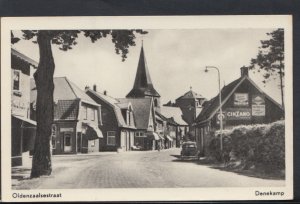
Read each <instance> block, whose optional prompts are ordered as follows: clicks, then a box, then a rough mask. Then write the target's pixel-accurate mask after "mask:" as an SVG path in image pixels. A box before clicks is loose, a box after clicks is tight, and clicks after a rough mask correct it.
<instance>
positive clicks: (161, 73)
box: [12, 29, 281, 104]
mask: <svg viewBox="0 0 300 204" xmlns="http://www.w3.org/2000/svg"><path fill="white" fill-rule="evenodd" d="M147 31H148V32H149V33H148V34H146V35H143V36H141V35H137V38H136V46H134V47H130V49H129V54H128V56H127V59H126V61H125V62H122V59H121V56H120V55H117V54H116V53H115V50H114V45H113V44H112V42H111V39H110V38H106V39H101V40H100V41H97V42H95V43H91V41H90V40H89V39H88V38H85V37H83V36H82V35H81V36H80V37H79V38H78V40H77V42H78V44H77V45H76V46H75V47H74V48H73V49H72V50H69V51H67V52H64V51H61V50H59V49H58V48H57V46H55V45H53V46H52V48H53V55H54V61H55V73H54V76H55V77H62V76H66V77H67V78H68V79H69V80H71V81H72V82H74V83H75V84H77V85H78V86H79V87H80V88H81V89H84V87H85V86H90V87H92V86H93V85H94V84H96V85H97V90H98V91H100V92H103V91H104V90H106V91H107V94H108V95H110V96H113V97H115V98H123V97H125V96H126V95H127V94H128V93H129V91H130V90H131V89H132V87H133V83H134V79H135V74H136V69H137V64H138V60H139V54H140V50H141V44H142V41H143V46H144V51H145V56H146V61H147V65H148V69H149V72H150V75H151V79H152V82H153V85H154V88H155V89H156V90H157V91H158V93H159V94H160V95H161V103H162V104H164V103H167V102H168V101H170V100H171V101H175V99H176V98H178V97H180V96H181V95H183V94H184V93H186V92H187V91H189V90H190V88H192V90H193V91H195V92H197V93H199V94H201V95H202V96H204V97H205V98H207V99H210V98H212V97H214V96H216V95H217V94H218V75H217V72H216V70H210V71H209V72H204V69H205V66H216V67H218V68H219V70H220V75H221V86H224V85H226V84H229V83H230V82H232V81H233V80H235V79H237V78H239V77H240V67H242V66H248V65H249V63H250V60H251V58H254V57H255V56H256V55H257V53H258V47H259V46H260V41H261V40H265V39H268V38H269V37H268V36H267V35H266V33H267V32H271V31H272V29H197V30H191V29H185V30H184V29H180V30H147ZM14 33H15V35H16V36H20V35H21V32H20V31H14ZM12 47H13V48H15V49H16V50H18V51H20V52H22V53H23V54H25V55H27V56H28V57H30V58H32V59H34V60H36V61H37V62H38V60H39V50H38V46H37V45H36V44H34V43H32V42H31V41H27V40H20V41H19V42H18V43H16V44H14V45H12ZM249 74H250V78H251V79H252V80H253V81H254V82H256V83H257V84H258V86H259V87H260V88H261V89H262V90H263V91H264V92H266V93H267V94H269V95H270V96H271V97H272V98H274V99H275V100H276V101H277V102H279V103H281V102H280V101H281V98H280V89H279V86H278V84H279V80H273V81H270V82H269V83H267V84H266V85H264V84H263V83H262V80H263V78H262V75H261V74H260V73H257V72H255V73H253V71H251V72H250V73H249Z"/></svg>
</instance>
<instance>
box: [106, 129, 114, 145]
mask: <svg viewBox="0 0 300 204" xmlns="http://www.w3.org/2000/svg"><path fill="white" fill-rule="evenodd" d="M107 145H116V132H115V131H107Z"/></svg>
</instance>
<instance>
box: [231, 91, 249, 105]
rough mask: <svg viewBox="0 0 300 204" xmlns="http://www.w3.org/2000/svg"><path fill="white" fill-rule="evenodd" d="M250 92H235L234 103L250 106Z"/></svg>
mask: <svg viewBox="0 0 300 204" xmlns="http://www.w3.org/2000/svg"><path fill="white" fill-rule="evenodd" d="M248 98H249V97H248V94H247V93H235V94H234V103H233V104H234V105H235V106H248V105H249V100H248Z"/></svg>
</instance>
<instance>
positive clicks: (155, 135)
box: [147, 132, 160, 140]
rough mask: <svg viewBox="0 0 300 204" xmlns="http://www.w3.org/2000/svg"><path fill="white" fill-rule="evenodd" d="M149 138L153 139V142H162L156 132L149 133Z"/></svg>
mask: <svg viewBox="0 0 300 204" xmlns="http://www.w3.org/2000/svg"><path fill="white" fill-rule="evenodd" d="M147 136H148V138H149V139H152V140H160V137H159V136H158V134H157V133H156V132H147Z"/></svg>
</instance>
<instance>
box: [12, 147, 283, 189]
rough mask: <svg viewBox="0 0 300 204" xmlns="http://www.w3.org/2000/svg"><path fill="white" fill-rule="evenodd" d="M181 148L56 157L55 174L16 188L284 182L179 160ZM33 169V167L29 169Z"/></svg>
mask: <svg viewBox="0 0 300 204" xmlns="http://www.w3.org/2000/svg"><path fill="white" fill-rule="evenodd" d="M179 152H180V150H179V149H171V150H162V151H160V152H158V151H154V152H124V153H103V154H97V155H77V156H76V155H68V156H56V157H53V173H52V175H51V176H48V177H42V178H38V179H31V180H30V179H29V180H22V181H19V182H18V183H17V184H16V185H15V186H14V188H16V189H29V188H40V189H41V188H43V189H54V188H64V189H71V188H139V187H144V188H149V187H241V186H245V187H256V186H283V185H284V180H267V179H260V178H254V177H249V176H244V175H239V174H237V173H233V172H227V171H221V170H218V169H213V168H210V167H209V166H206V165H200V164H197V163H194V162H190V161H184V162H183V161H179V160H178V159H177V157H176V155H179ZM26 173H27V174H28V173H29V170H28V171H27V172H26Z"/></svg>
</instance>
